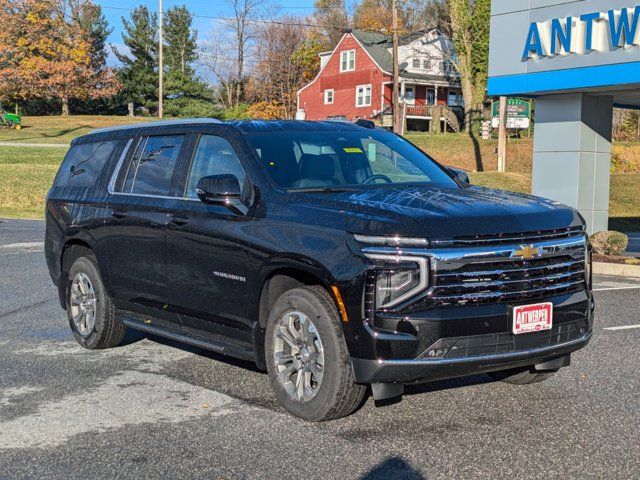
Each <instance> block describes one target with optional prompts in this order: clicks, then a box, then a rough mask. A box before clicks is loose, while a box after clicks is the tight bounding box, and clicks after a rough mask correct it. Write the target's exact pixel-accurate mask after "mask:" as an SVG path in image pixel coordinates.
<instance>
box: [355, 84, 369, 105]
mask: <svg viewBox="0 0 640 480" xmlns="http://www.w3.org/2000/svg"><path fill="white" fill-rule="evenodd" d="M370 106H371V85H358V86H357V87H356V107H370Z"/></svg>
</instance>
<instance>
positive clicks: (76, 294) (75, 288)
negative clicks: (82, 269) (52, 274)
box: [69, 273, 96, 337]
mask: <svg viewBox="0 0 640 480" xmlns="http://www.w3.org/2000/svg"><path fill="white" fill-rule="evenodd" d="M69 303H70V307H71V319H72V321H73V324H74V326H75V327H76V330H77V331H78V333H79V334H80V335H82V336H83V337H88V336H89V335H91V332H93V328H94V327H95V324H96V292H95V290H94V288H93V284H92V283H91V280H90V279H89V276H88V275H87V274H85V273H78V274H77V275H76V276H75V277H73V281H72V282H71V294H70V302H69Z"/></svg>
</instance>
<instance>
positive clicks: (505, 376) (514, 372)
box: [489, 367, 557, 385]
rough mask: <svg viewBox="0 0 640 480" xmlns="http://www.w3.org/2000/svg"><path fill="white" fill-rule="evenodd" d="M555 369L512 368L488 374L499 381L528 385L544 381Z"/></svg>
mask: <svg viewBox="0 0 640 480" xmlns="http://www.w3.org/2000/svg"><path fill="white" fill-rule="evenodd" d="M556 372H557V370H548V371H544V372H536V371H535V370H534V369H533V367H526V368H514V369H511V370H503V371H501V372H491V373H490V374H489V375H490V376H491V377H492V378H493V379H494V380H497V381H499V382H504V383H510V384H512V385H529V384H531V383H538V382H544V381H545V380H547V379H549V378H551V377H553V374H554V373H556Z"/></svg>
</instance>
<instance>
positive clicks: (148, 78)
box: [111, 6, 158, 108]
mask: <svg viewBox="0 0 640 480" xmlns="http://www.w3.org/2000/svg"><path fill="white" fill-rule="evenodd" d="M122 24H123V27H124V31H123V32H122V41H123V43H124V45H125V46H126V47H127V48H128V49H129V53H123V52H120V51H119V50H118V49H117V48H115V47H113V46H112V47H111V48H112V49H113V53H114V54H115V55H116V57H117V58H118V60H119V61H120V62H121V63H122V68H121V69H120V70H119V72H118V79H119V80H120V81H121V82H122V84H123V85H124V90H123V97H124V99H125V101H127V102H133V103H137V104H139V105H143V106H145V107H147V108H150V107H153V106H155V105H156V104H157V99H158V68H157V66H158V15H157V14H156V13H153V12H150V11H149V9H148V8H147V7H146V6H140V7H136V8H135V9H134V10H133V12H131V18H130V19H126V18H124V17H123V18H122Z"/></svg>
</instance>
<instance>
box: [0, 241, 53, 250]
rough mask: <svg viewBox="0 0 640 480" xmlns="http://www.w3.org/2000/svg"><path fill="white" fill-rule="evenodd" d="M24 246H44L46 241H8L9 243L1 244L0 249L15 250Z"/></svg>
mask: <svg viewBox="0 0 640 480" xmlns="http://www.w3.org/2000/svg"><path fill="white" fill-rule="evenodd" d="M23 248H24V249H26V248H44V242H24V243H8V244H7V245H0V249H2V250H14V249H23Z"/></svg>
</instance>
